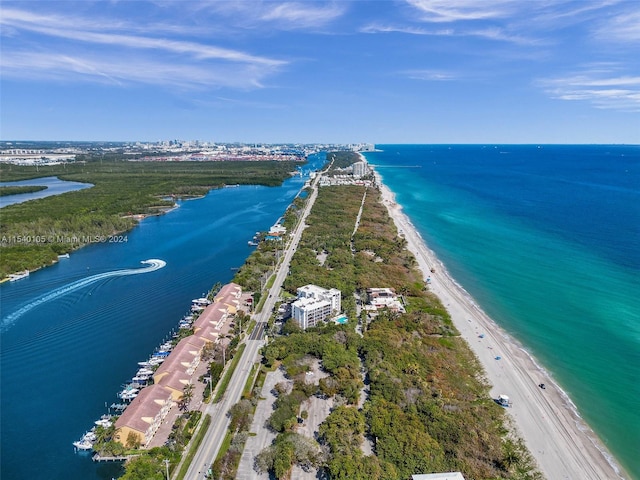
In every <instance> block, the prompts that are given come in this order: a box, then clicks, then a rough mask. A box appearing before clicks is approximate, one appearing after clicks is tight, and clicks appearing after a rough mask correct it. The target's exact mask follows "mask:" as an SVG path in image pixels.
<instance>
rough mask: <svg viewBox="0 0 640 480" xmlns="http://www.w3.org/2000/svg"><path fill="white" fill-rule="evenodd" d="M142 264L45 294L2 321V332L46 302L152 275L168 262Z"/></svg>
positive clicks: (86, 279) (153, 259)
mask: <svg viewBox="0 0 640 480" xmlns="http://www.w3.org/2000/svg"><path fill="white" fill-rule="evenodd" d="M140 263H142V264H148V265H149V266H148V267H143V268H127V269H124V270H115V271H113V272H105V273H99V274H97V275H92V276H90V277H87V278H83V279H81V280H76V281H75V282H72V283H69V284H68V285H65V286H63V287H60V288H56V289H55V290H52V291H51V292H49V293H46V294H44V295H43V296H42V297H40V298H38V299H36V300H33V301H32V302H29V303H27V304H26V305H24V306H22V307H21V308H19V309H18V310H16V311H15V312H13V313H11V314H9V315H8V316H7V317H6V318H4V319H3V320H2V325H1V327H0V331H2V332H4V331H5V330H6V329H7V328H8V327H9V326H11V325H12V324H13V323H14V322H15V321H16V320H17V319H18V318H20V317H21V316H22V315H24V314H25V313H27V312H28V311H30V310H32V309H34V308H35V307H37V306H39V305H42V304H43V303H45V302H48V301H50V300H54V299H56V298H60V297H62V296H63V295H66V294H68V293H71V292H74V291H76V290H79V289H81V288H84V287H87V286H89V285H91V284H93V283H96V282H98V281H100V280H104V279H105V278H111V277H124V276H128V275H140V274H141V273H150V272H154V271H156V270H160V269H161V268H163V267H164V266H165V265H166V264H167V262H165V261H164V260H158V259H156V258H152V259H149V260H143V261H141V262H140Z"/></svg>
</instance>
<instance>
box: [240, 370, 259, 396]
mask: <svg viewBox="0 0 640 480" xmlns="http://www.w3.org/2000/svg"><path fill="white" fill-rule="evenodd" d="M259 366H260V364H259V363H254V364H253V365H252V366H251V371H250V372H249V377H248V378H247V383H245V384H244V389H243V390H242V398H249V396H250V395H251V390H252V389H253V382H254V381H255V379H256V371H257V369H258V368H259Z"/></svg>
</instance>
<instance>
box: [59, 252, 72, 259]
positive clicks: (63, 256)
mask: <svg viewBox="0 0 640 480" xmlns="http://www.w3.org/2000/svg"><path fill="white" fill-rule="evenodd" d="M58 258H69V254H68V253H63V254H62V255H58Z"/></svg>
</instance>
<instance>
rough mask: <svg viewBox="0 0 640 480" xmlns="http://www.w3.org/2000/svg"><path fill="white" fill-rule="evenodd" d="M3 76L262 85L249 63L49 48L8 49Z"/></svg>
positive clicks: (178, 84) (120, 82)
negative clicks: (179, 60) (59, 51)
mask: <svg viewBox="0 0 640 480" xmlns="http://www.w3.org/2000/svg"><path fill="white" fill-rule="evenodd" d="M0 67H1V68H2V72H3V75H5V76H6V77H15V78H21V79H29V80H53V81H61V82H66V83H68V82H70V81H90V82H94V83H103V84H110V85H125V84H131V83H143V84H149V85H158V86H163V87H173V88H180V89H185V90H193V89H216V88H221V87H230V88H235V89H251V88H257V87H261V86H262V83H261V81H262V79H263V77H265V76H266V74H265V72H264V69H261V68H256V67H254V66H251V65H234V64H228V65H207V64H203V63H200V64H187V63H183V64H180V63H175V62H172V63H165V62H161V61H156V60H153V59H149V58H145V57H138V56H129V57H127V58H123V57H121V56H109V57H99V58H98V57H96V56H93V55H71V54H56V53H52V52H44V53H39V52H9V53H4V54H3V55H2V57H1V58H0Z"/></svg>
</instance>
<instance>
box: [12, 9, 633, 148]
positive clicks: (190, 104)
mask: <svg viewBox="0 0 640 480" xmlns="http://www.w3.org/2000/svg"><path fill="white" fill-rule="evenodd" d="M0 24H1V30H0V35H2V38H1V41H2V50H1V52H0V72H1V76H0V105H1V107H0V139H2V140H71V141H143V142H144V141H146V142H154V141H159V140H162V139H173V138H176V139H185V140H200V141H203V142H243V143H255V142H257V143H341V144H348V143H359V142H366V143H377V144H385V143H632V144H640V58H639V56H638V51H640V9H638V8H637V3H636V2H635V1H632V0H539V1H533V0H531V1H522V0H483V1H475V0H457V1H454V0H406V1H400V0H399V1H353V2H352V1H333V2H320V1H313V2H311V1H305V2H302V1H301V2H275V1H252V2H242V1H239V2H230V1H207V0H202V1H197V2H196V1H191V2H182V1H177V0H166V1H149V2H146V1H122V2H107V1H98V2H91V1H55V0H53V1H41V2H38V1H30V2H17V1H16V2H12V1H3V2H2V3H1V4H0Z"/></svg>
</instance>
